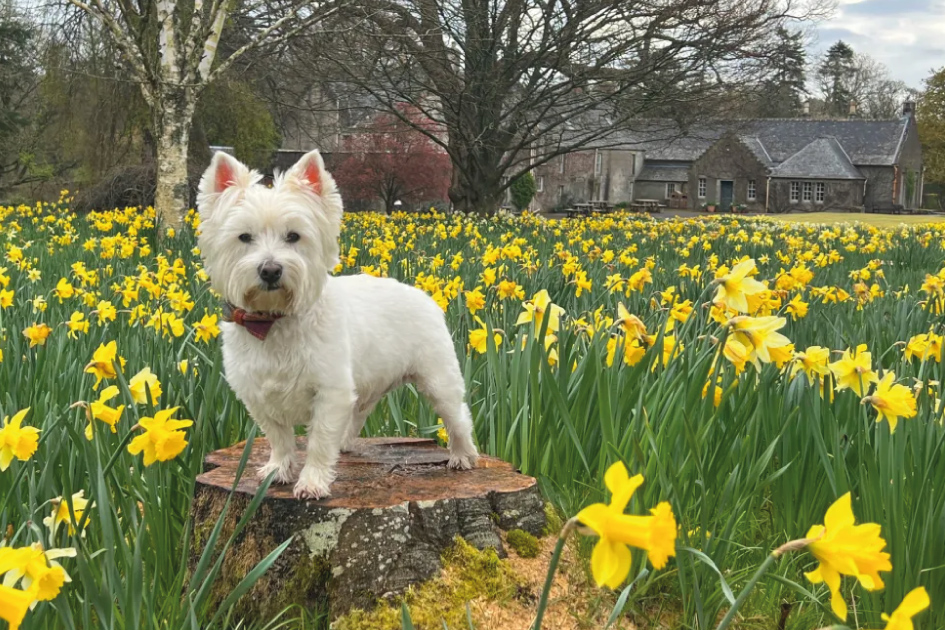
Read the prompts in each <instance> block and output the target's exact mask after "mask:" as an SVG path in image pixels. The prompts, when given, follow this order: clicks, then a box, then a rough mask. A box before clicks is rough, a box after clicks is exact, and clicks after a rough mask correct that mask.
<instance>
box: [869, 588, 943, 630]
mask: <svg viewBox="0 0 945 630" xmlns="http://www.w3.org/2000/svg"><path fill="white" fill-rule="evenodd" d="M930 603H931V600H930V599H929V593H928V591H926V590H925V588H924V587H922V586H920V587H918V588H914V589H912V590H911V591H909V592H908V593H907V594H906V596H905V597H904V598H903V599H902V603H901V604H899V606H898V607H897V608H896V610H894V611H893V614H891V615H887V614H886V613H883V614H882V615H881V617H882V620H883V621H885V622H886V630H915V626H914V625H913V623H912V618H913V617H915V616H916V615H918V614H919V613H920V612H922V611H923V610H925V609H926V608H928V607H929V604H930Z"/></svg>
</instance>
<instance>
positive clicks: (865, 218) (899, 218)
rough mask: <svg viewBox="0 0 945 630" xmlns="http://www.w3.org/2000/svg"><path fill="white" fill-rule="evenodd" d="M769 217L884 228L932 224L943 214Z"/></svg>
mask: <svg viewBox="0 0 945 630" xmlns="http://www.w3.org/2000/svg"><path fill="white" fill-rule="evenodd" d="M771 218H772V219H774V220H776V221H789V222H791V223H823V224H826V225H836V224H838V223H854V222H855V223H862V224H864V225H872V226H874V227H884V228H892V227H897V226H899V225H924V224H934V223H942V222H943V221H945V216H942V215H916V214H876V213H866V212H858V213H850V212H805V213H794V214H781V215H773V216H772V217H771Z"/></svg>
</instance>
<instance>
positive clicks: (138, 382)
mask: <svg viewBox="0 0 945 630" xmlns="http://www.w3.org/2000/svg"><path fill="white" fill-rule="evenodd" d="M128 389H129V391H131V399H132V400H134V401H135V402H136V403H138V404H139V405H146V404H148V395H149V394H150V397H151V402H152V403H154V404H157V402H158V399H159V398H160V397H161V394H162V393H163V390H162V389H161V381H159V380H158V377H157V375H156V374H154V373H153V372H151V368H144V369H143V370H141V371H140V372H138V373H137V374H135V375H134V376H132V377H131V380H129V381H128Z"/></svg>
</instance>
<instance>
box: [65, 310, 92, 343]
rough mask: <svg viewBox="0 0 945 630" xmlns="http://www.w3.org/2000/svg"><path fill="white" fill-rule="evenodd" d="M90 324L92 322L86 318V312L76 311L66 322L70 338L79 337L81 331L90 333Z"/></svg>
mask: <svg viewBox="0 0 945 630" xmlns="http://www.w3.org/2000/svg"><path fill="white" fill-rule="evenodd" d="M89 324H90V322H89V321H88V320H87V319H85V314H84V313H80V312H78V311H76V312H75V313H73V314H72V316H71V317H70V318H69V321H67V322H66V328H68V329H69V332H68V333H67V334H68V336H69V338H70V339H78V338H79V333H83V334H86V335H87V334H88V333H89Z"/></svg>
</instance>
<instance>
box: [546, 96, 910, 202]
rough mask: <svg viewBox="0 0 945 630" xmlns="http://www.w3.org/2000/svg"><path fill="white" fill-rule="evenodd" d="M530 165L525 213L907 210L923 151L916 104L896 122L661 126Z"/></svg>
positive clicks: (652, 124)
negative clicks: (663, 208) (596, 204)
mask: <svg viewBox="0 0 945 630" xmlns="http://www.w3.org/2000/svg"><path fill="white" fill-rule="evenodd" d="M638 126H639V127H640V128H639V129H635V130H630V131H622V132H617V133H616V134H614V135H612V136H611V137H610V138H608V139H607V141H606V142H607V144H606V145H601V147H600V148H595V147H590V148H588V149H587V150H584V151H580V152H577V153H572V154H569V155H567V156H564V157H563V158H561V157H558V158H554V159H553V160H552V161H551V162H549V163H547V164H543V165H540V166H538V167H536V168H535V176H536V178H537V180H538V182H539V192H538V194H537V195H536V198H535V201H534V203H533V209H534V210H538V211H549V210H555V209H561V208H565V207H570V205H571V204H573V203H575V202H582V201H597V200H601V201H609V202H611V203H615V204H616V203H621V202H628V201H640V200H657V201H659V202H661V203H664V204H666V205H670V206H673V205H676V207H689V208H692V209H697V208H700V207H704V206H709V205H714V206H717V207H719V208H721V209H723V210H726V209H728V208H729V207H731V205H733V204H734V205H737V206H742V205H743V206H745V207H746V208H747V209H749V210H752V211H757V212H766V211H767V212H784V211H788V210H807V211H809V210H821V209H823V210H828V209H829V210H842V211H862V210H867V211H884V210H892V209H895V208H904V209H914V208H917V207H918V206H919V204H920V203H921V199H922V188H923V162H922V148H921V144H920V143H919V136H918V131H917V129H916V123H915V117H914V106H913V104H912V103H906V104H905V106H904V108H903V115H902V116H901V117H900V118H898V119H895V120H857V119H853V120H810V119H803V118H801V119H753V120H742V121H736V122H733V123H728V124H724V123H714V124H708V125H701V126H698V127H694V128H690V129H687V130H685V131H681V130H679V129H678V128H676V127H674V126H672V125H671V124H668V123H666V122H663V121H641V122H640V124H639V125H638Z"/></svg>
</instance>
